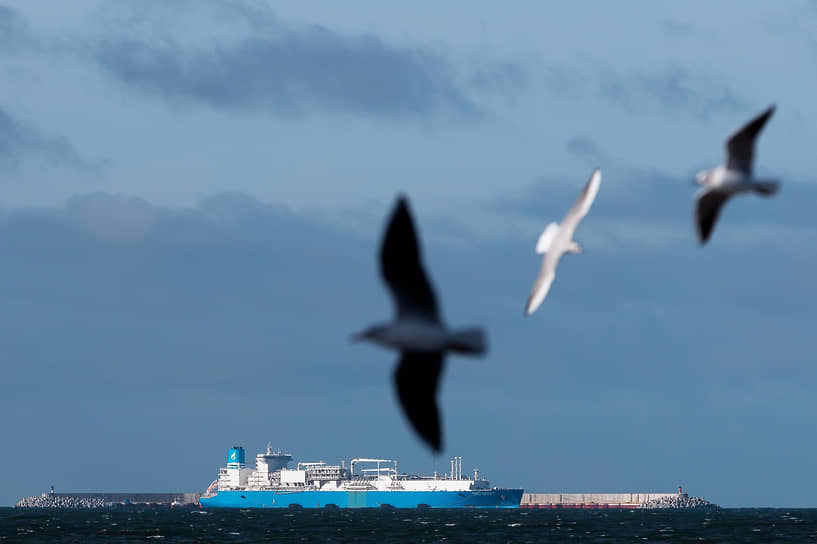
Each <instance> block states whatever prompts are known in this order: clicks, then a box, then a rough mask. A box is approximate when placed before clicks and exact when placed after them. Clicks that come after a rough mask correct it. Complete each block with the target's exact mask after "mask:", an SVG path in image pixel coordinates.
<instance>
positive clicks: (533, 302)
mask: <svg viewBox="0 0 817 544" xmlns="http://www.w3.org/2000/svg"><path fill="white" fill-rule="evenodd" d="M561 256H562V254H561V253H558V254H556V253H548V254H547V255H545V256H544V258H542V266H541V268H540V269H539V275H538V276H536V280H535V281H534V282H533V288H531V290H530V296H529V297H528V303H527V304H526V305H525V315H530V314H532V313H533V312H535V311H536V309H537V308H539V306H541V305H542V303H543V302H544V301H545V297H546V296H547V294H548V291H550V286H551V285H552V284H553V280H554V279H556V266H557V265H558V264H559V259H560V258H561Z"/></svg>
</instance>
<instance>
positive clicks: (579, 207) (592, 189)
mask: <svg viewBox="0 0 817 544" xmlns="http://www.w3.org/2000/svg"><path fill="white" fill-rule="evenodd" d="M599 185H601V170H599V169H598V168H596V169H595V170H594V171H593V174H592V175H591V176H590V179H589V180H587V184H586V185H585V186H584V190H583V191H582V194H580V195H579V198H578V199H577V200H576V203H575V204H573V207H572V208H570V211H568V212H567V215H565V218H564V219H563V220H562V224H561V229H562V230H564V231H565V232H566V233H570V236H571V237H572V236H573V231H575V230H576V227H577V226H579V221H581V220H582V219H583V218H584V216H585V215H587V212H588V211H590V206H592V205H593V201H594V200H596V195H597V194H598V192H599ZM568 240H570V238H568Z"/></svg>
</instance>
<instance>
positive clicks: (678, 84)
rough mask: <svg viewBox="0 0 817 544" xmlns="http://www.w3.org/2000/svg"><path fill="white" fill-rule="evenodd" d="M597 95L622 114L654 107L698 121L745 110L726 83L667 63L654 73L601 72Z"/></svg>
mask: <svg viewBox="0 0 817 544" xmlns="http://www.w3.org/2000/svg"><path fill="white" fill-rule="evenodd" d="M598 93H599V95H600V96H601V97H603V98H605V99H607V100H609V101H610V102H612V103H614V104H616V105H617V106H619V107H621V108H623V109H624V110H626V111H632V112H641V111H645V110H646V111H649V110H650V109H652V108H655V107H658V108H660V109H661V110H662V111H664V112H668V113H673V112H683V113H684V114H692V115H694V116H696V117H698V118H699V119H708V118H709V117H710V116H712V115H713V114H718V113H723V112H726V113H731V112H742V111H746V110H747V109H748V108H749V105H748V103H747V102H746V101H745V100H744V99H743V98H741V97H740V96H738V95H737V94H736V93H735V92H734V91H733V90H732V88H731V87H729V85H728V84H727V83H725V82H723V81H719V80H718V78H716V77H714V76H708V75H705V74H695V73H692V72H690V71H689V70H687V69H686V68H684V67H683V66H681V65H678V64H669V65H667V66H665V67H664V69H663V71H658V72H647V71H635V72H616V71H612V70H602V71H601V72H600V74H599V80H598Z"/></svg>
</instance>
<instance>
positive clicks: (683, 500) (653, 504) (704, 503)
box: [641, 493, 720, 508]
mask: <svg viewBox="0 0 817 544" xmlns="http://www.w3.org/2000/svg"><path fill="white" fill-rule="evenodd" d="M641 508H720V506H718V505H717V504H714V503H711V502H709V501H708V500H706V499H702V498H701V497H689V496H687V495H686V494H685V493H684V494H678V495H671V496H667V497H660V498H657V499H652V500H649V501H647V502H643V503H641Z"/></svg>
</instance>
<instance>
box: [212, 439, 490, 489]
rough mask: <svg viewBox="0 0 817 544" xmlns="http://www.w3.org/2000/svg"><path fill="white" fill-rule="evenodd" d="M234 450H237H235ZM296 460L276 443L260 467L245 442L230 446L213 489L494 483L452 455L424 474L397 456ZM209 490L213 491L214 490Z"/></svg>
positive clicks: (478, 486) (456, 486)
mask: <svg viewBox="0 0 817 544" xmlns="http://www.w3.org/2000/svg"><path fill="white" fill-rule="evenodd" d="M233 452H236V454H235V455H233ZM291 460H292V456H291V455H290V454H288V453H282V452H281V450H278V451H273V450H272V447H271V446H270V445H268V446H267V451H266V452H265V453H259V454H258V455H257V456H256V458H255V465H256V468H255V470H253V469H251V468H248V467H247V466H245V465H244V463H243V448H238V447H236V448H234V449H232V450H230V457H229V458H228V462H227V466H226V467H222V468H221V469H219V477H218V480H217V482H214V484H216V483H217V486H216V485H211V489H208V492H209V491H215V488H216V487H217V489H218V491H239V490H245V491H270V490H275V491H480V490H488V489H490V483H489V482H488V480H486V479H484V478H481V477H480V476H479V470H478V469H474V474H473V476H471V477H469V476H463V474H462V458H461V457H455V458H454V459H452V460H451V472H450V473H448V474H442V475H438V474H436V473H435V474H434V475H433V476H418V475H410V474H400V473H398V471H397V461H395V460H393V459H372V458H357V459H352V460H351V461H350V463H349V467H348V468H347V467H346V464H345V462H341V464H340V465H329V464H327V463H325V462H323V461H319V462H310V463H305V462H300V463H298V464H297V466H296V468H294V469H290V468H287V465H288V464H289V462H290V461H291ZM208 494H209V493H208Z"/></svg>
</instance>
